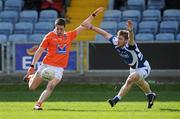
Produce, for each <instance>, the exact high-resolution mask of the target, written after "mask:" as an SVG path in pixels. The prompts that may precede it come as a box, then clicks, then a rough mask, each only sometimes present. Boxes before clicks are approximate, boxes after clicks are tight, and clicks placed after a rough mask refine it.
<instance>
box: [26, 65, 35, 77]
mask: <svg viewBox="0 0 180 119" xmlns="http://www.w3.org/2000/svg"><path fill="white" fill-rule="evenodd" d="M34 73H35V69H34V67H31V66H30V67H29V69H28V71H27V75H31V74H34Z"/></svg>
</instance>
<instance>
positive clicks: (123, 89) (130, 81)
mask: <svg viewBox="0 0 180 119" xmlns="http://www.w3.org/2000/svg"><path fill="white" fill-rule="evenodd" d="M137 81H139V74H137V73H133V74H131V75H129V77H128V78H127V80H126V82H125V84H124V85H123V86H122V87H121V89H120V91H119V93H118V95H119V96H120V97H123V96H124V95H126V94H127V93H128V91H129V90H130V89H131V87H132V85H133V84H134V83H136V82H137Z"/></svg>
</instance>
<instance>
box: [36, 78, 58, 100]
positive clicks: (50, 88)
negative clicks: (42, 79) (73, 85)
mask: <svg viewBox="0 0 180 119" xmlns="http://www.w3.org/2000/svg"><path fill="white" fill-rule="evenodd" d="M59 82H60V80H58V79H53V80H51V81H49V82H48V85H47V87H46V89H45V90H44V91H43V92H42V93H41V96H40V97H39V100H38V102H40V103H43V102H44V101H45V100H46V99H47V98H48V97H49V96H50V95H51V93H52V92H53V89H54V88H55V86H56V85H57V84H58V83H59Z"/></svg>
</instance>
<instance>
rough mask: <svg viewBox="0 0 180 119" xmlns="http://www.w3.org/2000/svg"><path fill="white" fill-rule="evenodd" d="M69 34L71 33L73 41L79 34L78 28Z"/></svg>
mask: <svg viewBox="0 0 180 119" xmlns="http://www.w3.org/2000/svg"><path fill="white" fill-rule="evenodd" d="M68 34H69V35H70V40H71V41H73V40H74V39H75V38H76V36H77V31H76V30H74V31H70V32H68Z"/></svg>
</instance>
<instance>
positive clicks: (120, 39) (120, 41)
mask: <svg viewBox="0 0 180 119" xmlns="http://www.w3.org/2000/svg"><path fill="white" fill-rule="evenodd" d="M126 43H127V40H126V39H125V38H124V37H123V36H122V35H120V36H118V46H119V47H124V45H125V44H126Z"/></svg>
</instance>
